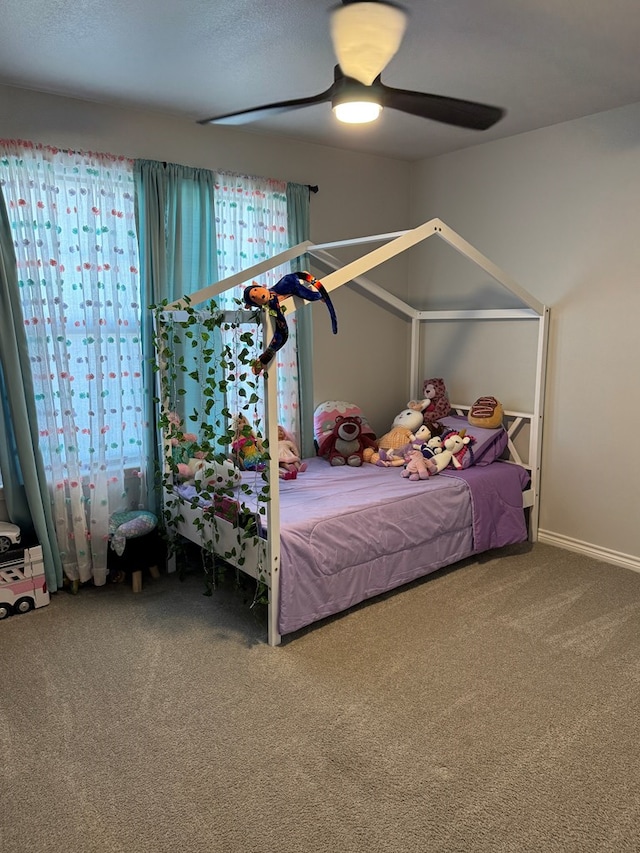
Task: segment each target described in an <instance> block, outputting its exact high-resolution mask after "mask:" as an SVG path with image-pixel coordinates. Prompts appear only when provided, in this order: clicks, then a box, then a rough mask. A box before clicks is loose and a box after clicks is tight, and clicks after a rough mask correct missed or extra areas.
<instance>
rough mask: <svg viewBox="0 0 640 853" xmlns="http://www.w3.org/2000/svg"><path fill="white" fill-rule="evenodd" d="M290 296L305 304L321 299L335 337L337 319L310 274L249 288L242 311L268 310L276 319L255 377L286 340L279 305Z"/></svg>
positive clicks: (258, 361) (284, 277)
mask: <svg viewBox="0 0 640 853" xmlns="http://www.w3.org/2000/svg"><path fill="white" fill-rule="evenodd" d="M305 282H306V283H305ZM308 285H310V286H308ZM289 296H300V297H301V298H302V299H306V300H307V301H308V302H317V301H318V300H319V299H322V300H323V302H324V303H325V304H326V306H327V309H328V311H329V315H330V317H331V330H332V331H333V334H334V335H336V334H337V333H338V319H337V317H336V312H335V311H334V308H333V303H332V302H331V299H330V298H329V294H328V293H327V291H326V290H325V289H324V287H323V285H322V282H321V281H318V280H317V279H316V278H314V277H313V276H312V275H311V273H308V272H306V271H303V272H292V273H289V274H288V275H285V276H283V277H282V278H281V279H280V281H278V282H277V284H274V285H273V287H261V286H260V285H258V284H250V285H249V286H248V287H245V289H244V304H245V308H254V307H255V306H258V307H259V308H268V309H269V310H270V311H271V312H272V313H273V315H274V317H275V321H274V322H275V329H274V332H273V337H272V338H271V340H270V341H269V343H268V345H267V346H266V348H265V350H264V352H263V353H262V354H261V355H260V356H258V359H257V361H256V363H255V364H254V366H253V368H252V369H253V372H254V373H255V374H256V375H258V374H259V373H261V372H262V371H263V370H264V369H265V368H266V367H267V365H268V364H269V363H270V361H271V359H272V358H273V357H274V355H275V354H276V353H277V351H278V350H279V349H282V347H283V346H284V345H285V344H286V342H287V340H288V338H289V328H288V326H287V321H286V320H285V317H284V311H283V310H282V308H281V307H280V303H281V302H282V301H284V300H285V299H287V298H288V297H289Z"/></svg>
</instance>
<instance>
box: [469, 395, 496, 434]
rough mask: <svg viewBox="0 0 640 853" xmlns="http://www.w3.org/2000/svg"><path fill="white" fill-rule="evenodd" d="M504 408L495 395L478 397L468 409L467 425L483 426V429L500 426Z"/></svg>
mask: <svg viewBox="0 0 640 853" xmlns="http://www.w3.org/2000/svg"><path fill="white" fill-rule="evenodd" d="M503 418H504V408H503V406H502V403H501V402H500V400H496V398H495V397H478V399H477V400H476V401H475V403H474V404H473V406H471V408H470V409H469V414H468V415H467V420H468V421H469V426H475V427H484V429H497V428H498V427H499V426H502V419H503Z"/></svg>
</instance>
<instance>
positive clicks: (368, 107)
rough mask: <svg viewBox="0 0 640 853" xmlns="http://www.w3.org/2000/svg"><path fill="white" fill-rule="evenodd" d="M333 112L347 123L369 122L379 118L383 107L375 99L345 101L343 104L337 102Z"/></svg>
mask: <svg viewBox="0 0 640 853" xmlns="http://www.w3.org/2000/svg"><path fill="white" fill-rule="evenodd" d="M333 112H334V113H335V116H336V118H337V119H338V121H342V122H345V124H367V123H368V122H370V121H375V120H376V119H377V118H378V116H379V115H380V113H381V112H382V107H381V106H380V104H376V102H375V101H345V102H344V103H342V104H336V105H335V106H334V107H333Z"/></svg>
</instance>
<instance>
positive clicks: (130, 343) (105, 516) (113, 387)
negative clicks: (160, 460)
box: [0, 141, 146, 585]
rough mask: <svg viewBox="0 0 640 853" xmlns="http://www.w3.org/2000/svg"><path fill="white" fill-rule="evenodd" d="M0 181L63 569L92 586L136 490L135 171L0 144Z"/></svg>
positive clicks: (93, 157)
mask: <svg viewBox="0 0 640 853" xmlns="http://www.w3.org/2000/svg"><path fill="white" fill-rule="evenodd" d="M0 180H2V183H3V187H2V188H3V192H4V195H5V199H6V203H7V208H8V213H9V219H10V227H11V229H12V232H13V235H14V246H15V253H16V262H17V268H18V285H19V290H20V297H21V304H22V312H23V317H24V325H25V331H26V336H27V344H28V352H29V357H30V361H31V368H32V373H33V383H34V392H35V402H36V412H37V420H38V429H39V437H40V448H41V452H42V456H43V461H44V468H45V473H46V477H47V481H48V483H49V486H50V489H51V495H52V502H53V509H54V512H53V515H54V521H55V527H56V536H57V540H58V547H59V550H60V554H61V557H62V564H63V567H64V571H65V574H66V575H67V577H69V578H70V579H72V580H79V581H81V582H84V581H88V580H90V579H93V581H94V583H96V584H97V585H100V584H103V583H104V582H105V580H106V571H107V567H106V562H107V545H108V522H109V516H110V515H111V513H112V512H114V511H116V510H121V509H129V508H134V507H137V506H138V505H139V501H140V495H142V494H144V492H145V488H144V483H143V482H141V480H143V479H144V471H145V461H146V447H145V444H146V442H145V423H144V409H143V389H142V379H141V374H142V359H141V343H140V314H141V309H140V297H139V281H138V277H139V276H138V243H137V236H136V226H135V211H134V183H133V164H132V162H131V161H129V160H127V159H125V158H121V157H113V156H110V155H105V154H93V153H80V152H64V151H59V150H57V149H54V148H50V147H46V146H42V145H35V144H32V143H24V142H13V141H9V142H6V141H4V142H2V141H0Z"/></svg>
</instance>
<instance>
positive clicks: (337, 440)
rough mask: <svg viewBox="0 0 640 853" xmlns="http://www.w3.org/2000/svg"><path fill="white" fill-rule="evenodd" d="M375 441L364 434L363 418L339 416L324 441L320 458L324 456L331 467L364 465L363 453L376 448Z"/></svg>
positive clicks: (321, 445) (320, 448)
mask: <svg viewBox="0 0 640 853" xmlns="http://www.w3.org/2000/svg"><path fill="white" fill-rule="evenodd" d="M374 447H375V441H374V440H373V439H372V438H370V437H369V436H368V435H365V434H364V433H363V432H362V418H360V417H358V416H353V417H342V415H338V417H337V418H336V424H335V426H334V428H333V430H332V432H331V433H330V434H329V435H327V436H326V437H325V438H323V439H322V442H321V443H320V447H319V448H318V456H324V457H326V458H327V459H328V460H329V464H330V465H334V466H337V465H350V466H351V467H352V468H358V467H359V466H360V465H362V455H363V451H365V450H366V449H368V448H374Z"/></svg>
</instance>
